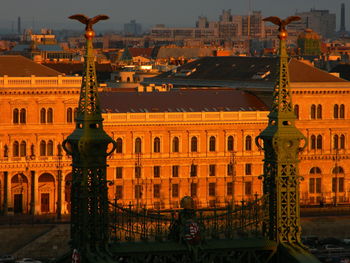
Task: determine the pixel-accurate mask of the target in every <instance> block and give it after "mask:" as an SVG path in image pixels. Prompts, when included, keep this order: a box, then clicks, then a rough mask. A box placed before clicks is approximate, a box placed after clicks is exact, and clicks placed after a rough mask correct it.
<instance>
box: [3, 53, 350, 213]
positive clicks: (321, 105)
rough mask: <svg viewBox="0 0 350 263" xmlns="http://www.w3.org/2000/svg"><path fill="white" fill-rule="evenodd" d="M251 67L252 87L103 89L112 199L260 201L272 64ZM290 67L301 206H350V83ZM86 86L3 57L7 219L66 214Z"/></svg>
mask: <svg viewBox="0 0 350 263" xmlns="http://www.w3.org/2000/svg"><path fill="white" fill-rule="evenodd" d="M224 59H225V58H224ZM269 62H271V61H270V60H269ZM272 62H273V61H272ZM230 63H231V64H230V67H231V68H233V69H234V67H233V66H232V65H233V64H232V61H231V62H230ZM249 63H251V61H250V62H249ZM253 63H254V64H252V63H251V65H255V67H256V71H255V73H251V74H253V75H252V76H253V77H254V81H253V82H251V83H250V85H251V86H252V87H254V88H255V91H253V92H252V89H251V90H249V88H244V87H245V86H244V85H245V84H244V85H243V84H242V83H243V82H242V81H241V82H240V84H239V85H242V87H243V88H235V89H232V88H230V89H228V88H226V89H223V88H216V89H215V88H207V89H203V88H198V89H187V90H184V89H178V90H176V91H175V90H173V91H169V92H139V93H135V92H134V93H133V92H101V93H100V95H101V104H102V109H103V110H104V112H105V113H104V114H103V117H104V119H105V121H104V128H105V130H106V131H107V132H108V133H109V134H110V136H111V137H112V138H113V139H114V140H116V142H117V145H118V147H117V151H116V152H115V153H114V154H113V155H112V156H111V157H110V159H108V164H109V167H108V171H107V177H108V180H110V181H112V182H113V183H114V184H113V185H111V186H110V191H109V197H110V199H111V200H112V199H115V200H116V201H117V202H119V203H124V204H129V203H132V204H134V205H138V206H140V207H141V206H142V207H143V206H147V207H151V208H168V207H177V206H178V204H179V200H180V198H181V197H182V196H184V195H191V196H193V197H194V199H195V200H196V203H197V205H198V206H207V205H210V206H214V205H216V206H222V205H225V204H227V203H230V202H232V201H233V202H235V203H240V201H241V200H248V199H253V198H255V195H257V196H260V194H261V180H260V179H259V175H261V174H262V158H263V152H261V151H259V149H258V148H257V147H256V145H255V137H256V136H257V135H258V134H259V133H260V132H261V130H262V129H264V127H265V126H266V122H267V114H268V107H267V106H266V103H267V102H266V101H267V98H268V94H270V96H271V90H272V87H273V84H272V85H271V82H268V81H266V79H267V78H268V76H270V75H273V72H272V71H273V69H272V67H267V66H266V65H265V66H264V68H265V69H269V70H271V72H270V73H268V74H267V71H266V72H263V71H262V70H261V69H260V68H259V67H258V63H257V62H253ZM18 65H21V67H18ZM214 65H215V64H214ZM216 67H217V66H216ZM250 69H251V67H250ZM180 70H181V69H180ZM180 72H181V71H180ZM191 72H192V71H191ZM198 72H200V69H197V73H198ZM290 72H291V86H292V95H293V102H294V104H295V111H296V113H297V116H298V120H297V122H296V124H297V126H298V128H299V129H301V131H302V132H303V134H304V135H305V136H306V137H307V138H308V139H309V144H308V146H307V148H306V149H305V150H304V151H303V152H302V153H301V156H300V157H301V162H300V165H299V169H300V175H301V176H302V177H303V178H304V180H303V181H302V183H301V201H302V202H303V203H304V204H315V203H316V204H319V203H320V202H325V203H334V201H335V198H336V200H337V203H344V202H347V203H348V202H349V201H350V181H349V179H350V173H349V171H350V162H349V157H350V154H349V143H348V141H349V131H350V121H349V116H350V111H349V106H348V105H350V85H349V82H348V81H345V80H342V79H339V78H337V77H336V76H333V75H331V74H328V73H325V72H322V71H320V70H317V69H315V68H313V67H312V66H309V65H307V64H304V63H301V62H297V61H293V60H292V61H291V62H290ZM179 76H181V75H179ZM264 76H265V77H264ZM192 77H193V76H192ZM168 79H169V80H170V79H171V78H168ZM178 81H180V80H178ZM182 81H184V80H183V79H182ZM192 81H193V82H195V80H192ZM259 81H260V82H259ZM169 83H170V82H169ZM261 83H263V84H261ZM175 84H176V83H175ZM205 84H207V85H208V84H210V83H209V82H208V81H207V82H205ZM224 84H225V85H226V84H227V83H223V85H224ZM80 85H81V78H80V77H68V76H61V75H60V73H59V72H57V71H54V70H52V69H49V68H47V67H44V66H42V65H38V64H35V63H33V62H32V61H30V60H28V59H25V58H22V57H19V56H2V57H0V103H1V105H2V107H1V108H0V116H1V119H0V123H1V126H0V205H1V206H0V207H1V211H2V212H3V213H13V212H15V213H34V214H41V213H56V212H57V209H60V210H61V212H62V213H69V209H70V206H69V204H70V202H69V196H70V195H69V194H70V192H69V191H70V181H71V177H70V171H71V166H70V164H71V159H70V158H69V157H68V156H67V155H65V154H64V153H63V155H62V156H61V155H60V153H61V151H60V150H59V149H60V146H59V145H60V143H61V142H62V141H63V139H64V138H65V137H66V136H67V135H68V134H70V133H71V131H72V129H73V127H74V111H75V108H76V107H77V102H78V97H79V90H80ZM259 85H260V86H259ZM264 85H265V86H264ZM174 86H175V85H174ZM227 86H228V87H229V86H230V85H227ZM231 86H232V85H231ZM246 86H247V85H246ZM268 86H270V90H269V89H268V88H266V87H268ZM257 87H260V88H261V89H260V90H258V89H257ZM145 90H147V89H145ZM254 93H255V94H257V95H254ZM263 101H265V102H266V103H265V102H263Z"/></svg>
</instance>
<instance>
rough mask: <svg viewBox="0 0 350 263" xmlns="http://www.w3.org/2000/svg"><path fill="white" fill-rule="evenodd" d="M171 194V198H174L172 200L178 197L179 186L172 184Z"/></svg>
mask: <svg viewBox="0 0 350 263" xmlns="http://www.w3.org/2000/svg"><path fill="white" fill-rule="evenodd" d="M171 193H172V197H174V198H177V197H179V185H178V184H173V185H172V186H171Z"/></svg>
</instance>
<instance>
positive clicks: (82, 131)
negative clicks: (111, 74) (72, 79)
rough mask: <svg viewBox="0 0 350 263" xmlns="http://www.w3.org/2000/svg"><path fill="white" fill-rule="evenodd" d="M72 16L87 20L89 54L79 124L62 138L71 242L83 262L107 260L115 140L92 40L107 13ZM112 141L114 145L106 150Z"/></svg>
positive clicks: (81, 96)
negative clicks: (104, 110)
mask: <svg viewBox="0 0 350 263" xmlns="http://www.w3.org/2000/svg"><path fill="white" fill-rule="evenodd" d="M70 18H71V19H77V20H79V21H80V22H83V23H84V24H86V31H85V38H86V55H85V64H84V73H83V79H82V86H81V91H80V99H79V105H78V111H77V116H76V120H75V121H76V127H75V130H74V131H73V133H72V134H71V135H69V136H68V137H67V139H66V140H65V141H64V142H63V148H64V150H65V151H66V152H67V153H68V154H69V155H71V156H72V158H73V164H72V166H73V168H72V190H71V245H72V249H73V250H75V251H78V254H79V256H80V257H81V260H82V261H83V262H108V261H109V260H110V259H109V256H108V250H107V247H106V246H107V243H108V240H109V224H108V186H107V180H106V167H107V163H106V157H107V156H108V155H110V154H111V153H112V152H113V151H114V149H115V147H116V143H115V142H114V141H113V140H112V138H110V136H109V135H107V134H106V132H105V131H104V130H103V125H102V121H103V119H102V115H101V109H100V103H99V98H98V85H97V79H96V70H95V61H94V54H93V44H92V40H93V37H94V35H95V33H94V31H93V30H92V24H94V23H96V22H97V21H98V20H101V19H107V18H108V17H107V16H96V17H94V18H92V19H88V18H86V17H85V16H83V15H74V16H71V17H70ZM109 144H113V147H112V149H111V150H110V151H109V152H107V148H108V145H109Z"/></svg>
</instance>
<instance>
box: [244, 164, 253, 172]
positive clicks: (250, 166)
mask: <svg viewBox="0 0 350 263" xmlns="http://www.w3.org/2000/svg"><path fill="white" fill-rule="evenodd" d="M245 175H252V164H251V163H246V164H245Z"/></svg>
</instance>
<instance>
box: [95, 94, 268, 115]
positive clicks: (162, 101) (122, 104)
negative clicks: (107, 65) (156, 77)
mask: <svg viewBox="0 0 350 263" xmlns="http://www.w3.org/2000/svg"><path fill="white" fill-rule="evenodd" d="M100 101H101V107H102V109H103V111H104V112H119V113H125V112H201V111H210V112H212V111H267V110H268V107H267V106H266V105H265V104H264V103H263V102H262V101H261V100H260V99H259V98H258V97H256V96H255V95H253V94H251V93H249V92H246V91H241V90H176V91H170V92H101V93H100Z"/></svg>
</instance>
